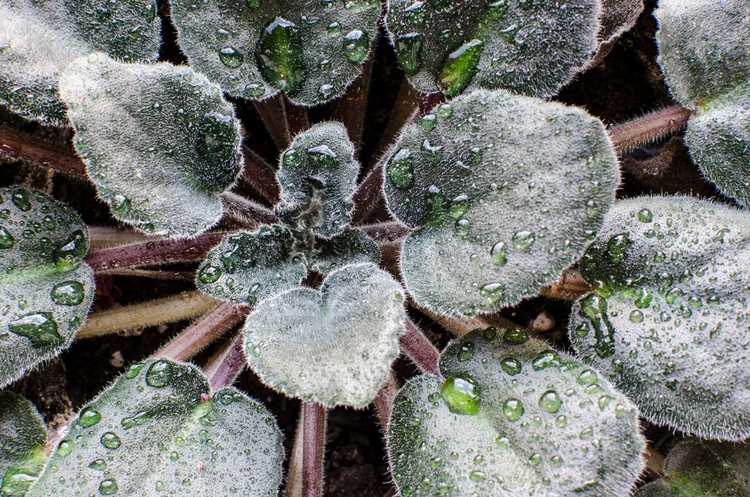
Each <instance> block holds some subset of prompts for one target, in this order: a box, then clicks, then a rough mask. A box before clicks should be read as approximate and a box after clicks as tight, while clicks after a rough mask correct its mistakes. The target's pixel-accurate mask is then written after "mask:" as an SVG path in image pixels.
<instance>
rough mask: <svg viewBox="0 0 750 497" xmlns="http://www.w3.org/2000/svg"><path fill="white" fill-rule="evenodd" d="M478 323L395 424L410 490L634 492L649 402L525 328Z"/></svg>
mask: <svg viewBox="0 0 750 497" xmlns="http://www.w3.org/2000/svg"><path fill="white" fill-rule="evenodd" d="M500 335H501V334H499V333H498V332H496V331H495V330H494V329H493V328H489V329H487V330H483V331H482V330H477V331H475V332H472V333H471V334H469V335H467V336H465V337H463V338H461V339H460V340H455V341H453V342H451V344H449V346H448V347H447V348H446V349H445V351H444V352H443V353H442V355H441V360H440V371H441V372H442V374H443V375H444V377H445V379H444V380H443V381H442V382H441V381H440V380H438V379H437V378H434V377H432V376H426V375H424V376H418V377H416V378H414V379H411V380H409V381H408V382H407V383H406V384H405V385H404V387H403V388H402V389H401V390H400V391H399V393H398V396H397V397H396V400H395V403H394V407H393V414H392V416H391V420H390V424H389V431H388V457H389V460H390V466H391V473H392V475H393V477H394V481H395V483H396V485H397V486H398V488H399V490H400V492H401V494H400V495H402V496H403V497H433V496H436V495H440V496H444V497H472V496H477V495H482V496H485V495H486V496H490V495H491V496H493V497H548V496H552V495H555V496H573V495H579V496H582V497H622V496H625V495H629V492H630V490H631V488H632V487H633V485H634V483H635V482H636V479H637V478H638V475H639V473H640V471H641V469H642V467H643V461H642V457H641V452H642V451H643V450H644V449H645V441H644V439H643V437H642V436H641V434H640V432H639V429H638V410H637V409H636V407H635V406H634V405H633V404H632V403H631V402H630V401H629V400H628V399H627V398H626V397H625V396H624V395H622V394H621V393H619V392H618V391H617V390H615V389H614V387H612V385H610V384H609V382H607V380H605V379H604V378H602V377H600V376H599V375H598V374H597V373H595V372H594V371H593V370H591V369H588V368H586V367H584V366H583V365H582V364H580V363H578V362H577V361H575V360H573V359H572V358H571V357H569V356H567V355H565V354H562V353H558V352H555V351H553V350H551V349H550V348H549V346H547V345H546V344H545V343H544V342H542V341H540V340H536V339H531V338H529V337H528V335H527V334H526V332H525V331H524V330H520V329H511V330H508V331H506V332H505V334H504V335H503V336H502V337H501V336H500Z"/></svg>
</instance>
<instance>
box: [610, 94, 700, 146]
mask: <svg viewBox="0 0 750 497" xmlns="http://www.w3.org/2000/svg"><path fill="white" fill-rule="evenodd" d="M691 114H692V113H691V111H690V110H688V109H686V108H684V107H682V106H680V105H672V106H670V107H667V108H665V109H662V110H658V111H655V112H651V113H650V114H646V115H645V116H643V117H639V118H638V119H633V120H632V121H628V122H625V123H622V124H618V125H617V126H614V127H612V128H610V130H609V137H610V138H611V139H612V143H613V144H614V146H615V149H616V150H617V152H618V153H620V154H623V153H626V152H629V151H631V150H634V149H636V148H638V147H640V146H643V145H645V144H647V143H651V142H654V141H656V140H658V139H660V138H663V137H665V136H668V135H671V134H673V133H676V132H678V131H679V130H681V129H682V128H684V127H685V126H686V125H687V122H688V120H689V119H690V116H691Z"/></svg>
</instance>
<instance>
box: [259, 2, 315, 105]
mask: <svg viewBox="0 0 750 497" xmlns="http://www.w3.org/2000/svg"><path fill="white" fill-rule="evenodd" d="M256 58H257V62H258V68H259V69H260V72H261V74H262V75H263V77H264V78H265V79H266V81H268V82H269V83H271V85H273V86H274V87H275V88H278V89H279V90H282V91H285V92H286V93H288V94H290V95H293V94H295V93H297V92H298V91H299V89H300V88H301V87H302V83H303V82H304V80H305V65H304V59H303V58H302V38H301V33H300V30H299V28H298V27H297V25H296V24H294V23H293V22H291V21H287V20H286V19H284V18H283V17H277V18H276V19H274V20H273V21H271V23H270V24H269V25H268V26H266V28H265V29H264V30H263V32H262V33H261V36H260V39H259V40H258V47H257V49H256Z"/></svg>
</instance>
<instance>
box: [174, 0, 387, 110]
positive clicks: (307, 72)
mask: <svg viewBox="0 0 750 497" xmlns="http://www.w3.org/2000/svg"><path fill="white" fill-rule="evenodd" d="M171 4H172V19H173V20H174V23H175V25H176V26H177V32H178V38H179V42H180V46H181V48H182V49H183V51H184V52H185V54H186V55H187V57H188V59H189V60H190V64H191V65H192V66H193V67H195V68H196V70H198V71H201V72H203V73H205V74H206V75H207V76H208V77H209V78H211V79H212V80H214V81H217V82H218V83H219V84H221V87H222V88H223V89H224V91H226V92H227V93H229V94H230V95H232V96H235V97H243V98H247V99H252V100H256V99H263V98H268V97H270V96H272V95H274V94H276V93H278V92H279V91H283V92H284V93H286V95H287V96H289V97H290V98H291V100H292V101H294V102H296V103H299V104H302V105H316V104H320V103H323V102H326V101H328V100H331V99H332V98H335V97H337V96H338V95H341V94H342V93H344V90H345V89H346V87H347V86H349V85H350V84H351V83H352V82H353V81H354V79H355V78H357V76H359V75H360V74H361V73H362V64H363V63H364V61H365V59H366V58H367V56H368V54H369V51H370V46H371V42H372V40H374V39H375V37H376V35H377V24H378V19H379V18H380V1H379V0H346V1H343V0H320V1H316V2H303V1H287V2H267V1H260V0H208V1H202V2H194V1H192V0H171Z"/></svg>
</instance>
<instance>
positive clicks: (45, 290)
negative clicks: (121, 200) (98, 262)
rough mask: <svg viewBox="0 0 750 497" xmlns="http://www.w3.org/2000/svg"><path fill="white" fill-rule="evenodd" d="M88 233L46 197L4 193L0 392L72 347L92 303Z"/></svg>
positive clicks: (0, 203) (0, 206)
mask: <svg viewBox="0 0 750 497" xmlns="http://www.w3.org/2000/svg"><path fill="white" fill-rule="evenodd" d="M88 248H89V238H88V230H87V228H86V226H85V225H84V224H83V222H82V221H81V218H80V217H79V216H78V214H77V213H76V212H74V211H73V210H72V209H70V208H69V207H67V206H65V205H63V204H62V203H60V202H58V201H56V200H54V199H53V198H51V197H49V196H47V195H46V194H43V193H41V192H34V191H30V190H27V189H25V188H21V187H13V188H0V387H3V386H5V385H7V384H9V383H11V382H12V381H15V380H16V379H18V378H20V377H21V376H23V375H24V374H25V373H26V372H27V371H29V370H30V369H32V368H34V367H35V366H37V365H38V364H40V363H42V362H44V361H46V360H49V359H51V358H52V357H55V356H57V355H58V354H59V353H60V352H61V351H62V350H64V349H66V348H68V346H70V344H71V343H72V341H73V338H74V337H75V333H76V331H78V329H79V328H80V327H81V325H82V324H83V322H84V320H85V319H86V315H87V313H88V310H89V308H90V307H91V302H92V301H93V298H94V276H93V273H92V271H91V269H90V268H89V267H88V265H87V264H86V263H85V262H83V258H84V257H85V256H86V253H87V252H88Z"/></svg>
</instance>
